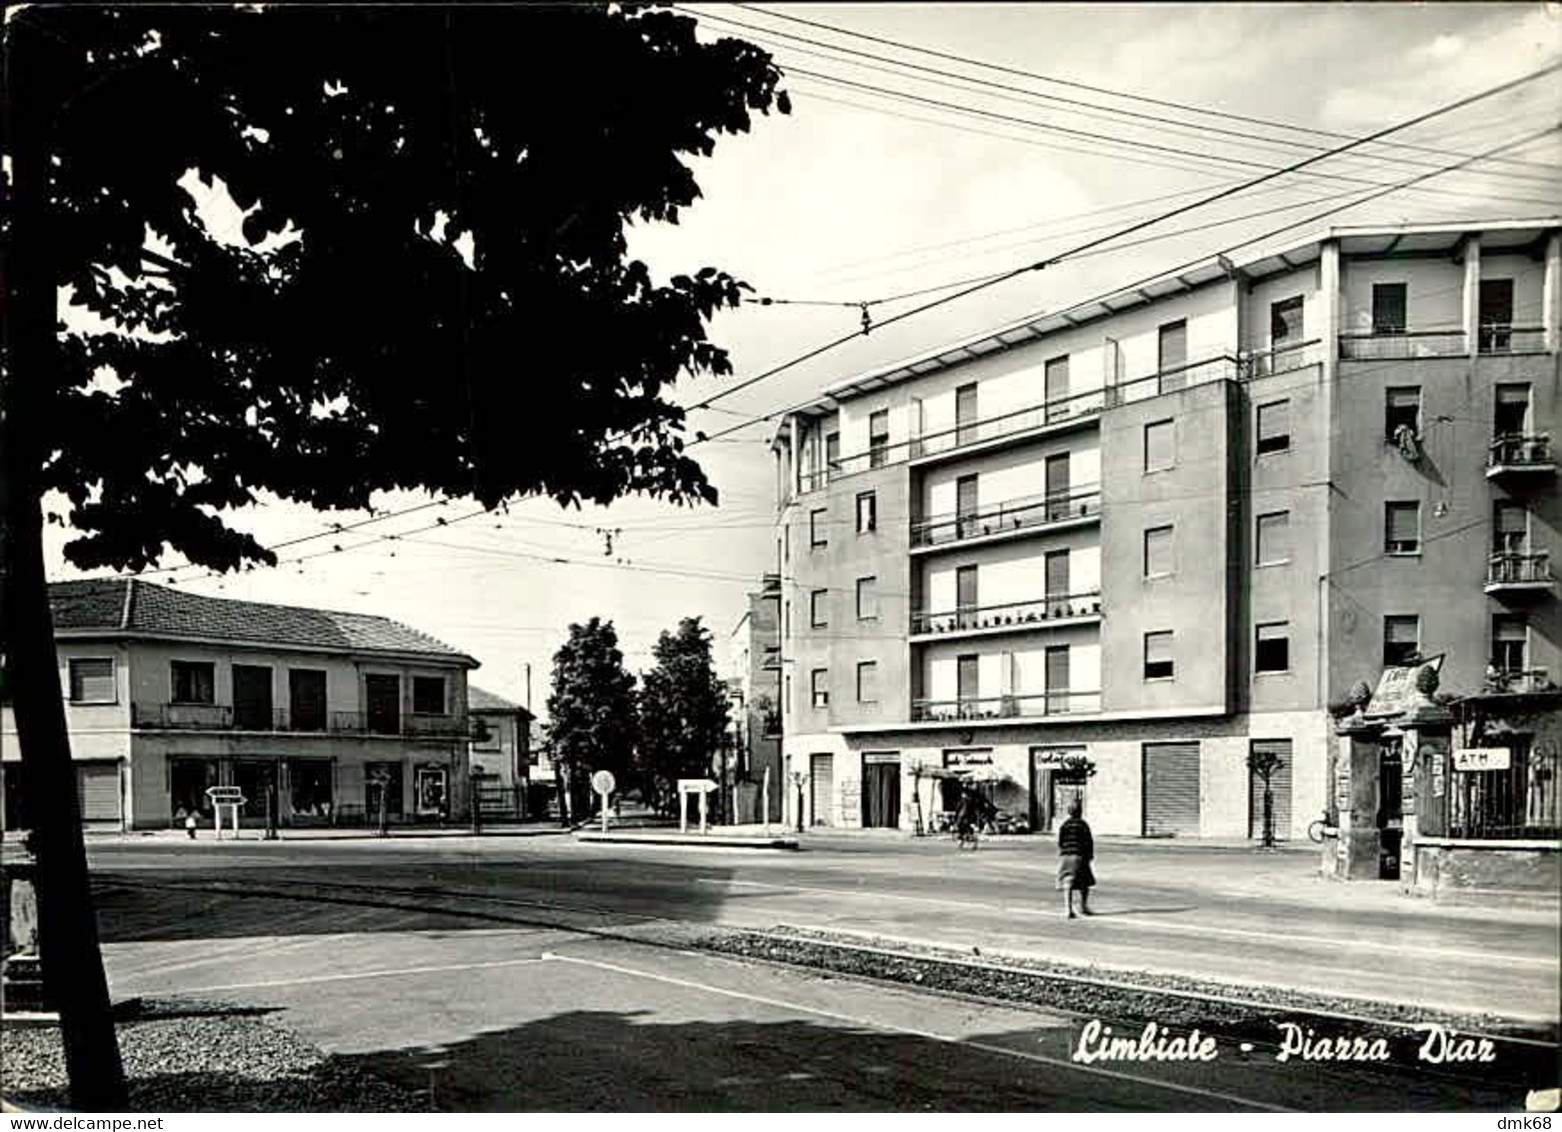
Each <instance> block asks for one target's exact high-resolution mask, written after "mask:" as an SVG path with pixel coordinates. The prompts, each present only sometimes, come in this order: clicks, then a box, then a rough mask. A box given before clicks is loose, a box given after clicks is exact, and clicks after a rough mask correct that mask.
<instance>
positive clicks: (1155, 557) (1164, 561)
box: [1144, 527, 1174, 578]
mask: <svg viewBox="0 0 1562 1132" xmlns="http://www.w3.org/2000/svg"><path fill="white" fill-rule="evenodd" d="M1173 566H1174V563H1173V561H1172V529H1171V528H1170V527H1151V528H1150V529H1149V530H1147V531H1145V532H1144V576H1145V577H1146V578H1164V577H1166V576H1167V575H1168V574H1170V573H1171V572H1172V569H1173Z"/></svg>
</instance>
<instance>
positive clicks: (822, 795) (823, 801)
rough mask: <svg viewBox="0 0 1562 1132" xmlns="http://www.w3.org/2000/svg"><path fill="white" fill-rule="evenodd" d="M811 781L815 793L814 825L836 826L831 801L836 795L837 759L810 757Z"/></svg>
mask: <svg viewBox="0 0 1562 1132" xmlns="http://www.w3.org/2000/svg"><path fill="white" fill-rule="evenodd" d="M809 770H810V771H811V772H812V773H811V775H810V781H811V783H812V791H813V798H812V802H813V822H812V824H813V825H834V824H835V823H834V822H833V821H831V820H830V818H831V813H830V811H831V805H830V799H831V798H832V796H833V795H834V794H835V759H834V757H833V756H831V755H812V756H810V757H809Z"/></svg>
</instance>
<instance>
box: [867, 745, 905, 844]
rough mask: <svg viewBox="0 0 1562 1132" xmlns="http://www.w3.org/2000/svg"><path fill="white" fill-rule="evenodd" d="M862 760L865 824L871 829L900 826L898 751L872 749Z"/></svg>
mask: <svg viewBox="0 0 1562 1132" xmlns="http://www.w3.org/2000/svg"><path fill="white" fill-rule="evenodd" d="M862 762H863V765H862V824H863V825H864V826H866V827H867V828H869V829H896V828H899V826H900V755H899V753H898V752H894V751H890V752H880V751H869V752H867V753H865V754H864V755H863V760H862Z"/></svg>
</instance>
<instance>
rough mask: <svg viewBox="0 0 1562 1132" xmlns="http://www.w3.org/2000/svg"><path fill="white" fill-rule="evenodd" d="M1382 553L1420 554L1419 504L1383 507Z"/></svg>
mask: <svg viewBox="0 0 1562 1132" xmlns="http://www.w3.org/2000/svg"><path fill="white" fill-rule="evenodd" d="M1383 552H1384V553H1385V554H1420V553H1421V504H1420V503H1419V502H1415V501H1411V502H1409V503H1385V504H1384V505H1383Z"/></svg>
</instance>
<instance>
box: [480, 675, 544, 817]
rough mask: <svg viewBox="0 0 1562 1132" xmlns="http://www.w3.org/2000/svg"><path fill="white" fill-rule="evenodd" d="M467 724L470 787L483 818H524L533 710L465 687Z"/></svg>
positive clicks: (527, 810)
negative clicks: (470, 740)
mask: <svg viewBox="0 0 1562 1132" xmlns="http://www.w3.org/2000/svg"><path fill="white" fill-rule="evenodd" d="M466 694H467V714H468V716H469V717H470V719H471V722H472V727H471V731H472V746H471V754H470V761H471V769H470V773H471V776H472V784H473V789H474V790H475V791H476V797H477V799H478V802H479V804H480V805H481V806H482V809H483V816H484V817H517V818H519V817H525V816H527V814H528V812H529V806H528V793H529V790H530V786H531V783H530V778H531V723H532V713H531V712H529V711H527V710H526V709H525V708H523V707H521V706H520V705H519V704H513V703H511V702H510V701H509V700H507V699H505V698H504V697H503V696H496V695H495V694H494V693H492V692H489V691H486V690H484V689H482V688H479V687H477V686H476V685H474V684H468V685H467V690H466Z"/></svg>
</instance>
